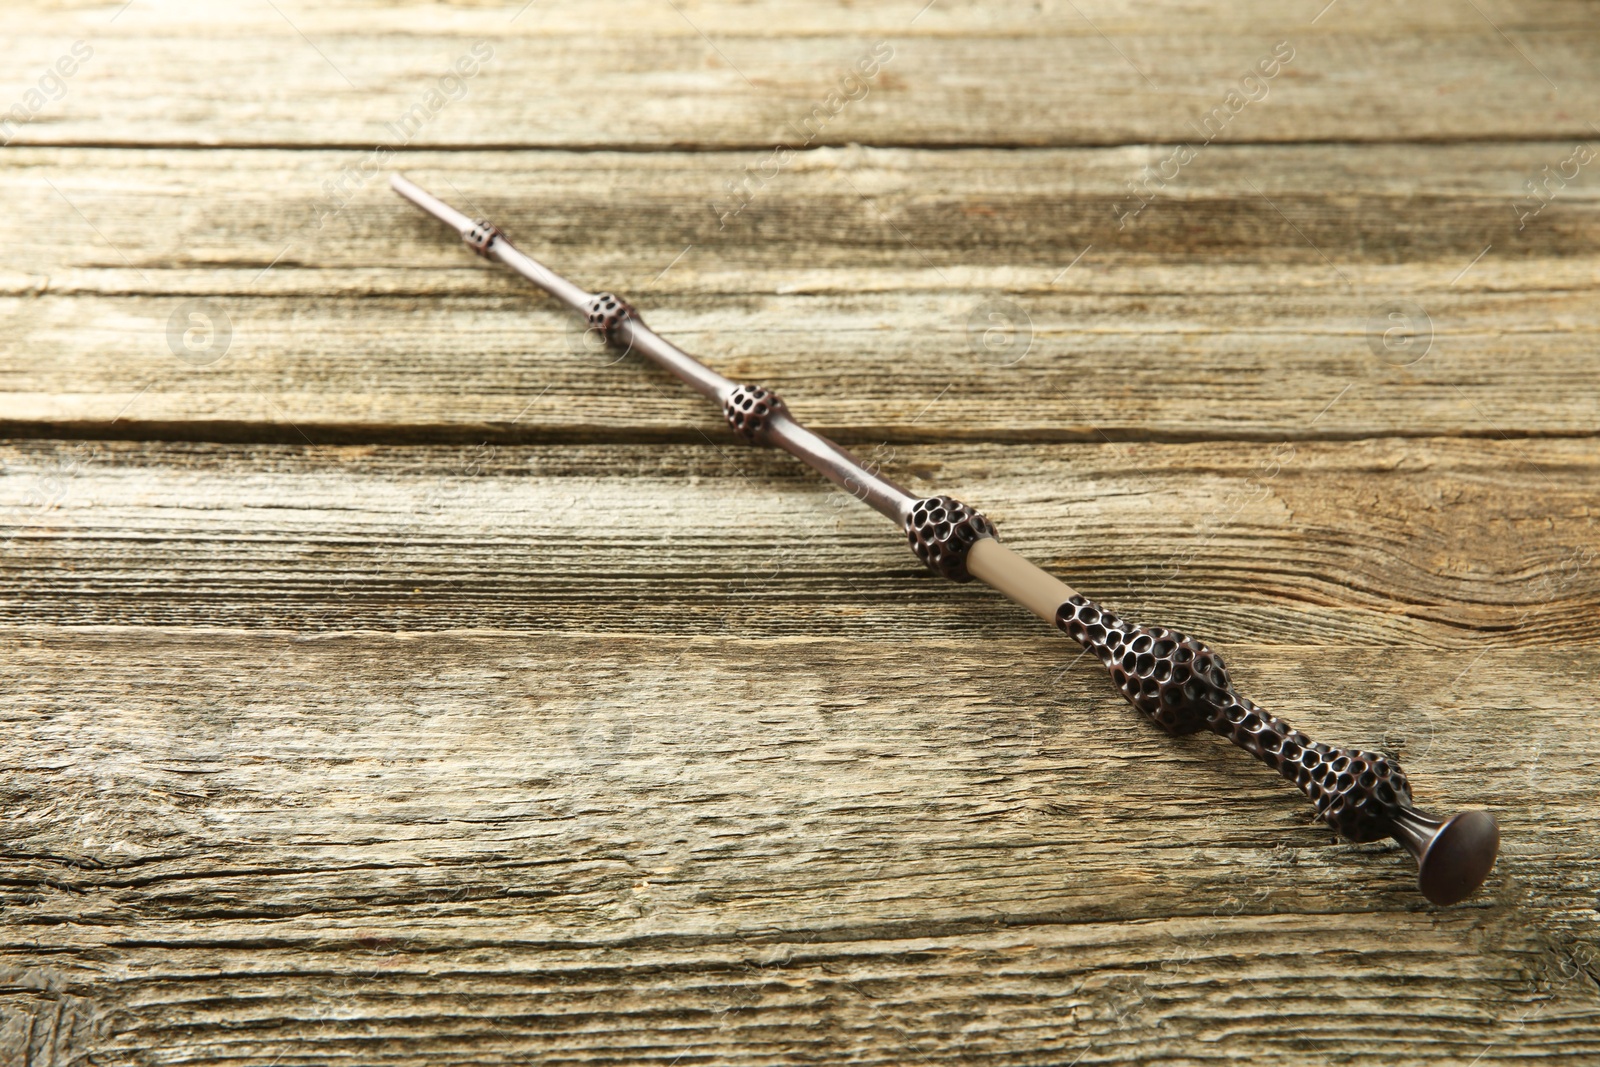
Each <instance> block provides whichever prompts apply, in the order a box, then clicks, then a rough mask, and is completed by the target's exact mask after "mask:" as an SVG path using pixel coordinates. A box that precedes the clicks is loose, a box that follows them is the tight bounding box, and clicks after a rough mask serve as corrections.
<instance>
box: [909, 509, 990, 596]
mask: <svg viewBox="0 0 1600 1067" xmlns="http://www.w3.org/2000/svg"><path fill="white" fill-rule="evenodd" d="M994 536H996V533H995V528H994V523H992V522H990V521H989V520H988V519H987V518H985V517H984V515H983V513H982V512H981V511H975V510H974V509H972V508H970V507H968V506H967V505H965V504H963V503H962V502H961V501H959V500H953V499H951V498H950V497H947V496H930V497H928V498H926V499H924V500H919V501H917V502H916V503H915V504H914V505H912V507H911V514H910V515H908V516H906V539H907V540H908V541H910V542H911V551H913V552H915V553H916V554H917V558H919V559H921V560H922V562H924V563H926V564H927V565H928V569H929V570H931V571H933V573H935V574H939V575H943V576H944V577H946V578H949V579H950V580H951V581H953V582H970V581H972V575H971V574H969V573H968V572H967V553H968V552H969V551H971V550H972V546H973V545H974V544H976V543H977V542H978V541H979V540H981V539H982V538H985V537H994Z"/></svg>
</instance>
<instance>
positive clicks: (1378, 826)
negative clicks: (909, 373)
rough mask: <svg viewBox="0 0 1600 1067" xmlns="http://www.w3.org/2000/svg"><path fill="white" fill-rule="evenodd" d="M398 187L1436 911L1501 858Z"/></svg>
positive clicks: (759, 396) (645, 332) (605, 306)
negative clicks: (1068, 644)
mask: <svg viewBox="0 0 1600 1067" xmlns="http://www.w3.org/2000/svg"><path fill="white" fill-rule="evenodd" d="M390 184H391V185H393V186H394V189H395V191H396V192H397V193H399V194H400V195H401V196H403V197H405V198H406V199H407V200H410V201H411V202H412V203H413V204H416V205H417V206H418V207H420V208H421V209H422V210H424V211H426V212H427V213H428V214H430V215H433V216H434V217H435V218H437V219H439V220H441V221H442V222H444V223H445V224H446V225H448V226H450V227H451V228H453V229H454V230H455V231H456V233H457V234H459V235H460V237H461V239H462V241H463V242H465V243H466V244H467V246H468V247H470V248H471V249H472V250H473V251H475V252H477V253H478V254H479V255H481V256H484V257H485V258H487V259H491V260H495V261H496V262H499V263H504V264H505V265H506V266H508V267H510V268H511V269H512V270H514V271H516V272H517V273H518V274H521V275H522V276H523V277H525V278H527V279H528V280H529V281H531V282H533V283H534V284H535V285H537V286H538V287H539V288H541V289H543V290H544V291H545V292H547V293H549V294H550V295H552V296H554V297H555V298H556V299H557V300H559V301H561V303H563V304H565V305H566V306H567V307H568V308H570V309H571V310H572V311H574V312H576V313H577V314H579V315H582V316H583V317H584V319H585V320H586V321H587V323H588V324H589V327H590V328H591V329H593V330H595V331H597V332H598V333H599V335H600V337H601V338H602V339H604V340H605V341H606V342H607V343H609V344H612V345H615V346H617V347H620V348H623V349H625V350H632V351H637V352H639V353H640V354H641V355H643V356H645V357H646V358H648V359H650V360H651V361H652V362H654V363H656V364H657V365H659V366H661V367H663V368H664V369H666V370H667V371H669V372H670V373H672V374H674V375H676V376H677V377H678V378H680V379H681V380H682V381H683V382H684V383H685V384H687V385H688V386H689V387H690V388H691V389H694V390H695V391H696V392H698V393H700V394H702V395H704V396H706V397H709V398H710V399H712V400H714V401H716V402H717V404H719V405H720V406H721V408H722V411H723V416H724V417H725V418H726V419H727V422H728V426H729V428H730V429H731V430H732V431H733V432H734V434H735V435H736V436H738V437H739V438H741V439H742V440H744V441H745V442H746V443H748V444H752V445H758V446H759V445H765V446H774V447H778V448H782V449H784V450H785V451H787V452H789V453H790V454H791V455H793V456H795V457H796V458H798V459H799V460H800V461H801V462H803V463H805V464H807V465H808V466H811V467H812V468H814V469H816V470H817V471H819V472H821V473H822V474H823V475H824V476H826V477H827V478H828V479H829V480H831V481H833V482H834V483H835V484H836V485H839V486H840V487H842V488H843V489H844V490H845V491H846V492H848V493H850V494H851V495H852V496H855V497H857V498H858V499H860V500H861V501H863V502H864V503H866V504H867V505H869V506H870V507H872V508H874V509H875V510H877V511H878V512H879V513H880V514H882V515H884V516H885V517H887V518H888V519H890V520H891V521H893V522H895V523H897V524H898V525H899V526H900V527H901V529H902V530H903V531H904V532H905V535H906V539H907V541H908V543H909V544H910V546H911V548H912V550H913V551H914V552H915V553H916V554H917V556H918V558H920V559H921V560H922V561H923V563H924V564H926V565H927V567H928V568H929V569H930V570H932V571H933V572H934V573H935V574H939V575H942V576H943V577H946V578H949V579H951V580H952V581H957V582H967V581H971V580H972V579H973V578H977V579H979V580H980V581H982V582H984V583H985V584H987V585H989V586H991V587H993V588H994V589H996V590H998V591H999V592H1001V593H1003V594H1004V595H1006V596H1007V597H1010V598H1011V599H1012V600H1014V601H1016V602H1017V603H1019V604H1021V605H1022V606H1023V607H1025V608H1027V609H1028V610H1029V611H1031V612H1033V613H1034V614H1035V615H1037V616H1039V617H1040V618H1041V619H1044V620H1045V621H1047V622H1050V623H1053V624H1054V625H1056V626H1057V627H1059V628H1060V629H1061V630H1063V631H1064V632H1065V633H1066V634H1067V635H1068V636H1070V637H1071V638H1073V640H1075V641H1077V642H1078V643H1079V644H1080V645H1082V646H1083V648H1084V649H1085V650H1086V651H1089V652H1092V653H1094V654H1095V656H1096V658H1098V659H1099V660H1100V662H1101V665H1102V666H1104V667H1105V668H1106V670H1107V671H1108V672H1109V673H1110V675H1111V678H1112V681H1113V682H1114V683H1115V685H1116V687H1117V690H1118V692H1120V693H1121V694H1122V696H1123V698H1124V699H1125V700H1127V701H1128V703H1130V704H1132V705H1133V706H1134V707H1135V708H1136V709H1138V710H1139V711H1140V712H1142V713H1144V714H1145V715H1146V716H1148V717H1149V718H1150V720H1151V721H1152V722H1154V723H1155V724H1156V725H1157V726H1159V727H1161V728H1162V729H1164V730H1166V731H1167V732H1169V733H1172V734H1180V735H1181V734H1189V733H1195V732H1197V731H1200V730H1209V731H1211V732H1213V733H1217V734H1220V735H1222V736H1223V737H1226V738H1227V739H1228V740H1230V741H1232V742H1233V743H1234V744H1235V745H1237V746H1239V747H1240V748H1242V749H1244V750H1245V751H1246V752H1249V753H1250V754H1251V755H1253V756H1255V757H1256V758H1257V759H1259V760H1261V761H1262V762H1263V763H1266V764H1267V765H1268V766H1269V767H1271V768H1273V769H1274V770H1276V771H1278V773H1279V774H1281V775H1282V776H1283V777H1285V778H1287V779H1288V780H1289V781H1291V782H1292V783H1294V784H1295V785H1296V786H1297V787H1299V788H1300V790H1301V791H1302V792H1304V793H1305V794H1306V796H1307V797H1308V798H1309V799H1310V800H1311V802H1312V804H1313V805H1314V806H1315V807H1316V810H1317V814H1318V815H1319V816H1320V817H1321V818H1322V820H1323V821H1324V822H1326V823H1327V824H1328V825H1329V826H1331V827H1333V828H1334V829H1335V830H1337V831H1338V832H1339V833H1340V834H1341V835H1343V836H1344V837H1346V838H1347V839H1349V840H1351V841H1375V840H1378V839H1380V838H1383V837H1393V838H1395V840H1397V841H1399V842H1400V844H1401V845H1402V846H1403V847H1404V848H1405V849H1406V851H1408V852H1409V853H1411V855H1412V857H1413V858H1414V859H1415V860H1416V861H1417V866H1418V879H1417V883H1418V888H1420V889H1421V891H1422V894H1423V895H1424V896H1425V897H1427V899H1428V900H1430V901H1432V902H1433V903H1435V904H1440V905H1446V904H1454V903H1457V902H1458V901H1461V900H1464V899H1465V898H1466V897H1468V896H1470V895H1471V894H1472V892H1473V891H1474V890H1475V889H1477V888H1478V886H1479V885H1480V884H1481V883H1482V882H1483V880H1484V878H1486V877H1487V876H1488V874H1489V871H1490V869H1491V868H1492V867H1493V866H1494V861H1495V856H1496V854H1497V853H1498V851H1499V846H1500V831H1499V827H1498V826H1497V825H1496V823H1495V820H1494V816H1492V815H1490V814H1489V813H1488V812H1486V811H1476V810H1469V811H1463V812H1461V813H1459V814H1457V815H1455V816H1453V817H1450V818H1439V817H1436V816H1433V815H1429V814H1428V813H1426V812H1423V811H1419V810H1418V809H1416V808H1414V807H1412V805H1411V788H1410V784H1409V782H1408V780H1407V778H1406V775H1405V773H1404V772H1403V771H1401V769H1400V766H1399V764H1398V763H1397V762H1396V761H1395V760H1393V759H1391V758H1390V757H1389V756H1387V755H1386V754H1384V753H1381V752H1367V751H1363V750H1359V749H1344V748H1340V747H1339V746H1336V745H1325V744H1321V743H1319V742H1315V741H1312V740H1311V739H1310V738H1309V737H1307V736H1306V735H1305V734H1303V733H1301V732H1300V731H1299V730H1296V729H1294V728H1293V727H1291V726H1290V725H1289V724H1288V723H1286V722H1284V721H1283V720H1282V719H1280V718H1278V717H1277V716H1275V715H1271V714H1269V713H1267V712H1266V711H1265V710H1263V709H1262V708H1260V707H1258V706H1256V705H1255V704H1254V703H1252V702H1251V701H1249V700H1248V699H1246V698H1244V697H1243V696H1241V695H1239V693H1238V692H1237V691H1236V690H1235V689H1234V688H1233V685H1232V682H1231V680H1230V679H1229V676H1228V671H1227V668H1226V667H1225V666H1224V665H1223V662H1222V659H1221V657H1220V656H1218V655H1217V654H1216V653H1215V652H1213V651H1212V650H1211V649H1210V648H1208V647H1207V646H1206V645H1205V644H1203V643H1202V642H1200V641H1197V640H1195V639H1194V638H1192V637H1189V636H1188V635H1186V634H1184V633H1181V632H1179V631H1177V630H1169V629H1166V628H1164V627H1149V626H1139V625H1133V624H1130V623H1127V622H1124V621H1123V620H1122V619H1121V618H1120V617H1118V616H1117V615H1115V614H1114V613H1112V612H1110V611H1108V610H1106V609H1105V608H1103V607H1101V606H1100V605H1099V604H1096V603H1095V602H1093V601H1091V600H1089V599H1087V598H1086V597H1083V596H1081V595H1079V594H1078V593H1077V592H1076V591H1074V590H1073V589H1072V588H1071V587H1070V586H1068V585H1066V584H1065V583H1064V582H1062V581H1061V580H1060V579H1058V578H1055V577H1053V576H1052V575H1050V574H1047V573H1045V572H1044V571H1043V570H1040V569H1039V568H1038V567H1036V566H1034V565H1033V564H1032V563H1030V562H1028V561H1027V560H1026V559H1023V558H1022V557H1021V556H1019V555H1017V554H1016V553H1015V552H1013V551H1011V549H1009V548H1007V547H1006V546H1005V545H1002V544H1001V543H1000V541H999V535H998V534H997V533H996V531H995V527H994V524H993V523H992V522H990V521H989V520H988V519H987V518H986V517H985V516H984V515H983V514H982V513H981V512H978V511H976V510H974V509H972V508H971V507H968V506H967V505H966V504H963V503H961V502H960V501H958V500H953V499H951V498H950V497H946V496H935V497H927V498H923V499H918V498H916V497H914V496H912V495H911V494H910V493H909V492H907V491H906V490H905V489H903V488H901V487H900V486H898V485H896V484H895V483H894V482H892V481H890V480H889V479H887V478H885V477H883V476H882V475H881V474H879V473H878V472H877V471H876V470H872V469H870V468H868V467H867V466H866V465H865V464H863V463H862V462H861V461H860V460H859V459H857V458H856V457H855V456H853V455H851V454H850V452H849V451H848V450H846V449H844V448H841V447H839V446H838V445H836V444H834V443H833V442H832V441H829V440H828V439H827V438H826V437H823V436H822V435H820V434H817V433H814V432H813V431H811V430H808V429H806V427H804V426H803V425H801V424H800V422H799V420H797V419H796V418H795V417H794V416H793V415H792V414H791V413H790V411H789V407H788V405H787V404H785V403H784V401H783V399H782V398H781V397H779V396H778V395H777V394H776V393H774V392H772V390H770V389H767V388H766V387H764V386H760V385H741V384H738V383H735V382H733V381H731V380H730V379H728V378H725V377H723V376H722V375H720V374H718V373H717V372H716V371H714V370H712V369H711V368H709V367H707V366H705V365H704V364H703V363H701V362H700V361H699V360H697V359H695V358H694V357H693V356H690V355H689V354H688V353H687V352H684V351H683V350H682V349H680V348H678V347H677V346H676V345H674V344H672V343H671V342H669V341H667V340H665V339H664V338H662V337H661V336H660V335H659V334H657V333H656V332H655V331H654V330H652V329H650V328H649V327H648V326H646V325H645V324H644V321H643V320H642V319H641V318H640V317H639V313H638V312H637V311H636V310H634V308H633V306H632V305H630V304H629V303H628V302H627V301H625V300H623V299H622V298H620V297H618V296H615V295H614V294H611V293H590V292H587V291H585V290H584V289H582V288H580V287H578V286H577V285H574V284H573V283H572V282H570V281H568V280H567V279H565V278H563V277H561V276H560V275H559V274H557V273H555V272H554V271H552V270H551V269H550V268H548V267H546V266H545V265H544V264H542V263H539V262H538V261H537V260H535V259H533V258H531V257H530V256H528V255H526V254H524V253H523V252H521V251H520V250H518V249H517V248H516V247H515V246H513V245H512V243H511V242H510V240H508V239H507V238H506V236H505V234H504V233H502V232H501V231H500V230H499V228H497V227H495V226H493V225H492V224H490V223H488V222H486V221H481V220H473V219H470V218H468V217H467V216H466V215H463V214H462V213H461V212H459V211H457V210H456V209H455V208H452V207H451V206H450V205H448V204H446V203H445V202H444V201H442V200H440V199H438V198H437V197H435V196H433V195H432V194H431V193H429V192H427V191H426V190H424V189H422V188H420V187H419V186H417V185H415V184H414V183H412V182H410V181H408V180H407V179H405V178H404V177H402V176H400V175H398V174H396V175H394V176H393V177H392V178H391V179H390Z"/></svg>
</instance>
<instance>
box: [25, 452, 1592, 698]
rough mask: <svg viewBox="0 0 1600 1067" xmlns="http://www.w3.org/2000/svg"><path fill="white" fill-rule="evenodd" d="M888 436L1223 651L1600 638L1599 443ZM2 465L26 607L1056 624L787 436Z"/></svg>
mask: <svg viewBox="0 0 1600 1067" xmlns="http://www.w3.org/2000/svg"><path fill="white" fill-rule="evenodd" d="M864 451H870V450H864ZM875 454H876V458H877V459H878V460H880V461H881V462H883V463H884V464H885V469H886V470H889V471H893V472H895V473H896V474H898V475H900V476H901V477H903V478H904V480H905V482H906V484H907V485H908V487H909V488H911V490H912V491H914V492H926V493H931V492H936V491H948V492H951V493H953V494H955V495H957V496H960V497H962V498H964V499H967V500H968V501H970V502H972V503H974V504H975V505H977V506H980V507H983V508H985V509H986V510H987V511H988V513H989V514H990V515H991V516H992V517H993V518H994V519H995V520H996V521H997V522H998V524H999V526H1000V529H1001V531H1002V535H1003V536H1004V537H1005V538H1006V540H1007V541H1008V542H1009V543H1010V544H1012V545H1013V546H1014V547H1016V548H1017V549H1018V550H1019V551H1021V552H1023V553H1024V554H1028V555H1031V556H1035V557H1037V558H1038V559H1039V560H1040V561H1041V562H1042V563H1044V564H1046V565H1048V566H1051V567H1053V568H1054V569H1056V570H1058V571H1059V572H1060V573H1061V574H1062V576H1063V577H1064V578H1066V579H1067V580H1068V581H1069V582H1071V583H1072V584H1074V585H1075V586H1076V587H1078V588H1080V589H1082V590H1084V591H1085V592H1086V593H1088V594H1089V595H1092V596H1095V597H1096V598H1097V599H1100V600H1102V601H1104V602H1106V603H1108V604H1111V605H1114V606H1119V607H1120V608H1122V609H1123V611H1124V612H1125V613H1126V614H1127V615H1129V616H1130V617H1133V618H1143V619H1147V620H1148V621H1151V622H1158V623H1164V624H1166V625H1172V626H1180V627H1183V628H1185V629H1192V630H1193V631H1194V632H1197V633H1200V634H1202V635H1205V636H1207V637H1209V638H1211V639H1213V640H1215V641H1217V642H1219V643H1221V644H1223V645H1224V646H1225V645H1227V644H1230V643H1232V642H1235V641H1244V640H1262V639H1266V640H1273V641H1282V642H1288V643H1295V642H1300V641H1305V640H1312V641H1319V642H1355V643H1362V644H1374V645H1381V646H1389V645H1393V644H1396V643H1403V644H1405V645H1407V646H1409V647H1413V648H1424V647H1425V648H1430V649H1434V650H1437V651H1439V652H1441V653H1444V654H1446V655H1447V656H1448V657H1451V658H1452V661H1453V662H1454V661H1455V660H1459V664H1458V666H1457V668H1456V669H1458V670H1461V669H1465V668H1466V666H1467V665H1468V663H1469V662H1470V661H1471V660H1472V659H1473V658H1474V657H1476V656H1478V655H1487V654H1490V651H1491V650H1494V649H1499V648H1504V647H1508V646H1538V647H1546V648H1548V647H1550V646H1551V645H1552V643H1559V642H1568V643H1570V642H1582V641H1585V640H1592V639H1593V638H1594V637H1595V636H1596V633H1597V628H1600V611H1597V606H1600V578H1597V573H1596V567H1595V559H1596V556H1597V554H1600V533H1597V527H1596V524H1595V516H1594V508H1593V495H1594V485H1595V484H1596V476H1597V472H1596V465H1597V463H1600V455H1597V453H1596V450H1595V448H1594V446H1593V443H1592V442H1591V441H1588V440H1580V441H1565V440H1552V441H1536V440H1530V441H1471V440H1465V441H1463V440H1450V439H1443V440H1441V439H1428V440H1390V441H1372V442H1359V443H1353V444H1337V445H1334V444H1314V445H1313V444H1306V443H1303V442H1302V443H1300V444H1298V445H1292V444H1191V445H1151V444H1117V445H1110V444H1101V445H1098V446H1023V445H1015V446H1000V445H983V446H956V445H944V446H939V447H933V446H889V447H886V448H884V449H881V450H876V453H875ZM0 459H3V461H4V463H5V471H6V476H5V477H4V479H0V492H3V494H4V496H3V501H4V504H5V510H4V512H3V518H4V520H5V522H6V525H7V528H8V529H7V532H8V533H9V534H10V535H11V539H10V540H9V542H8V543H7V544H6V546H5V553H4V557H3V559H0V610H3V611H4V613H5V616H6V618H8V619H10V620H11V621H14V622H29V623H50V624H69V625H127V624H139V625H161V626H177V625H194V626H246V627H285V628H292V629H296V630H302V631H309V632H324V631H343V630H353V629H381V630H437V629H458V628H488V629H501V628H506V629H513V630H546V629H557V630H573V629H579V630H585V631H594V632H627V633H636V632H650V633H657V634H670V635H673V636H674V637H675V638H680V639H681V638H682V637H683V636H684V635H688V634H694V635H723V634H730V633H732V634H745V633H760V634H771V635H784V634H791V635H799V634H814V635H822V634H851V635H856V636H860V637H864V638H866V637H880V638H887V639H891V640H898V639H901V638H909V637H913V636H917V635H927V634H934V633H940V634H946V635H952V636H953V635H959V634H961V633H966V632H970V631H972V630H974V629H976V630H979V631H982V632H987V633H1005V634H1008V635H1012V636H1017V637H1023V636H1030V635H1035V634H1037V633H1038V632H1039V630H1038V624H1037V622H1036V620H1034V619H1033V618H1032V617H1030V616H1027V615H1026V614H1024V613H1021V612H1019V611H1018V610H1017V609H1015V608H1014V607H1013V606H1012V605H1010V604H1009V603H1007V602H1005V601H1003V600H1000V599H999V598H997V597H995V596H994V595H993V594H990V593H988V592H987V591H986V590H982V589H981V588H980V587H969V588H961V589H957V588H952V587H949V586H947V585H945V584H944V583H942V582H939V581H937V580H936V579H934V578H933V577H932V576H931V575H929V574H928V573H927V572H926V571H925V570H924V569H923V568H922V567H921V566H920V564H918V563H917V561H916V559H915V557H914V556H912V555H911V554H910V553H909V552H908V551H907V550H906V548H905V545H904V544H903V543H902V536H903V535H901V534H900V533H899V531H897V530H896V529H894V528H893V527H892V526H891V525H889V524H887V523H885V522H884V521H883V519H882V518H881V517H879V516H878V515H876V514H875V513H873V512H871V511H869V510H868V509H866V508H864V507H861V506H860V505H859V504H857V503H856V502H854V501H853V500H851V499H850V498H849V497H848V496H846V495H844V494H843V493H841V492H838V491H836V490H832V489H831V488H830V487H827V485H826V483H823V482H821V481H820V479H817V478H816V477H815V476H814V475H812V474H810V472H809V471H807V470H806V469H805V468H803V467H801V466H799V465H798V464H796V463H795V462H794V461H793V460H791V459H790V458H789V457H787V456H785V455H782V454H778V453H772V452H765V451H756V450H750V449H743V448H734V447H733V446H728V447H726V448H721V449H718V448H714V447H712V446H711V445H708V444H705V443H702V444H701V446H700V447H698V448H696V447H693V446H678V445H672V446H640V445H631V446H621V445H616V446H588V447H570V446H562V447H556V446H543V447H519V448H493V447H489V448H482V447H471V448H462V449H447V448H379V449H373V448H366V447H344V448H315V449H313V448H305V447H301V448H295V447H293V446H271V447H268V446H261V447H254V448H248V449H230V448H224V447H217V446H208V445H161V444H148V445H146V444H116V443H103V442H102V443H88V442H84V443H72V442H48V443H46V442H40V443H31V444H29V443H22V444H17V445H13V446H10V447H7V448H6V449H5V450H4V452H3V453H0ZM1064 648H1065V646H1063V649H1064ZM1063 655H1065V651H1063ZM1396 681H1397V682H1398V681H1399V680H1396Z"/></svg>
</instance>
